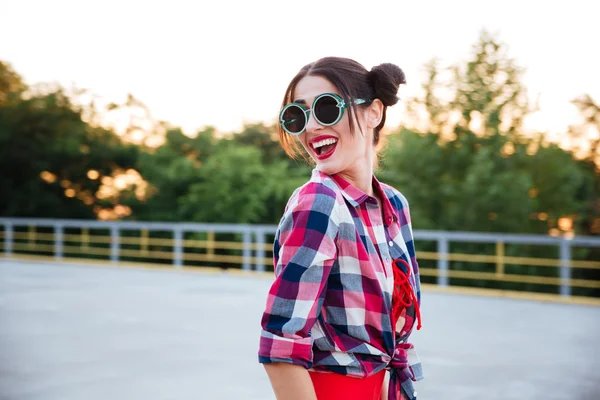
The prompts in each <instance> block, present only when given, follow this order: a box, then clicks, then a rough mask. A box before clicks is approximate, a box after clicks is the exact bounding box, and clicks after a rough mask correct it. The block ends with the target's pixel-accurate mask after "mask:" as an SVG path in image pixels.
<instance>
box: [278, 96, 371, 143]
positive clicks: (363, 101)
mask: <svg viewBox="0 0 600 400" xmlns="http://www.w3.org/2000/svg"><path fill="white" fill-rule="evenodd" d="M323 97H333V98H334V99H335V100H336V101H337V104H336V106H337V107H338V109H339V110H340V111H339V113H338V117H337V118H336V119H335V121H333V122H332V123H329V124H327V123H324V122H322V121H321V120H319V117H317V115H316V114H315V113H311V111H312V110H313V109H314V108H315V105H316V104H317V101H319V100H320V99H322V98H323ZM369 101H370V100H366V99H354V100H352V104H351V105H360V104H366V103H368V102H369ZM291 107H298V108H300V109H301V110H302V112H303V113H304V127H303V128H302V130H301V131H300V132H291V131H290V130H288V129H287V128H286V126H285V121H284V119H283V114H284V113H285V112H286V111H287V110H288V109H289V108H291ZM347 107H348V105H347V104H346V101H345V100H344V99H342V97H341V96H340V95H338V94H335V93H322V94H320V95H318V96H317V97H315V99H314V100H313V103H312V106H311V108H306V107H305V106H304V105H303V104H300V103H294V102H292V103H288V104H286V105H285V106H284V107H283V108H282V109H281V111H280V112H279V124H280V125H281V127H282V128H283V130H284V131H286V132H287V133H289V134H290V135H292V136H299V135H301V134H303V133H304V132H305V131H306V125H308V121H309V118H310V115H309V113H311V114H312V115H313V118H314V119H315V121H317V122H318V123H319V125H321V126H333V125H335V124H337V123H338V122H340V120H341V119H342V117H343V116H344V111H345V110H346V108H347ZM292 122H293V121H292Z"/></svg>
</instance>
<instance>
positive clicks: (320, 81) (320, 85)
mask: <svg viewBox="0 0 600 400" xmlns="http://www.w3.org/2000/svg"><path fill="white" fill-rule="evenodd" d="M323 93H335V94H340V92H339V91H338V88H337V87H335V85H334V84H333V83H331V82H330V81H329V80H328V79H326V78H324V77H322V76H310V75H308V76H305V77H304V78H302V79H300V81H298V84H297V85H296V88H295V89H294V93H293V97H292V101H293V102H296V103H305V104H311V103H312V102H313V100H314V99H315V97H317V96H318V95H320V94H323Z"/></svg>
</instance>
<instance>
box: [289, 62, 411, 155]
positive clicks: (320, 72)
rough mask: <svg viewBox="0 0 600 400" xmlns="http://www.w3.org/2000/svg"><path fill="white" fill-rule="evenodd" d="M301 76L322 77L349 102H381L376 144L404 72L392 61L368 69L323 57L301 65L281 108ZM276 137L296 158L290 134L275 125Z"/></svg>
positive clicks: (349, 110) (350, 116) (357, 64)
mask: <svg viewBox="0 0 600 400" xmlns="http://www.w3.org/2000/svg"><path fill="white" fill-rule="evenodd" d="M305 76H322V77H323V78H325V79H327V80H328V81H330V82H331V83H332V84H333V85H335V86H336V87H337V89H338V90H339V92H340V95H341V96H342V98H343V99H344V100H345V101H346V103H348V104H350V102H351V100H352V99H356V98H361V99H369V100H374V99H379V100H381V102H382V103H383V116H382V118H381V123H380V124H379V125H378V126H377V127H376V128H375V130H374V132H373V145H375V146H376V145H377V144H379V136H380V135H379V133H380V131H381V129H382V128H383V126H384V125H385V115H386V110H387V108H388V107H390V106H393V105H394V104H396V103H397V102H398V97H397V93H398V88H399V87H400V85H401V84H404V83H406V79H405V76H404V72H403V71H402V69H400V67H398V66H397V65H394V64H390V63H385V64H381V65H378V66H376V67H373V68H372V69H371V71H368V70H367V69H366V68H365V67H364V66H363V65H361V64H360V63H358V62H356V61H354V60H351V59H349V58H341V57H325V58H321V59H320V60H317V61H315V62H312V63H310V64H307V65H305V66H304V67H302V69H300V71H299V72H298V73H297V74H296V76H295V77H294V79H292V80H291V82H290V83H289V85H288V87H287V89H286V91H285V96H284V97H283V102H282V105H281V106H282V107H283V106H285V105H286V104H288V103H290V102H291V101H292V99H293V96H294V90H295V89H296V85H297V84H298V82H300V80H301V79H302V78H304V77H305ZM347 110H348V113H349V122H350V132H352V133H354V122H353V121H354V118H353V115H354V111H353V107H348V109H347ZM278 132H279V140H280V142H281V145H282V147H283V149H284V150H285V152H286V153H287V154H288V156H290V157H292V158H296V157H297V156H298V154H300V153H301V147H300V146H299V145H298V142H297V141H296V140H294V137H293V136H291V135H290V134H288V133H287V132H285V131H284V130H283V129H282V128H281V125H278Z"/></svg>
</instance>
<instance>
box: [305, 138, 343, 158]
mask: <svg viewBox="0 0 600 400" xmlns="http://www.w3.org/2000/svg"><path fill="white" fill-rule="evenodd" d="M311 146H312V148H313V149H314V151H315V153H316V154H317V157H319V158H325V157H328V156H330V155H331V154H333V151H334V150H335V147H336V146H337V139H336V138H326V139H323V140H319V141H318V142H317V141H315V142H313V143H312V144H311Z"/></svg>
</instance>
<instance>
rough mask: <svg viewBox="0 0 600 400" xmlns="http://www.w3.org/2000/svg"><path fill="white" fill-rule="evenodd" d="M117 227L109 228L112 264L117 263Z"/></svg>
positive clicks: (114, 225)
mask: <svg viewBox="0 0 600 400" xmlns="http://www.w3.org/2000/svg"><path fill="white" fill-rule="evenodd" d="M119 241H120V240H119V225H117V224H112V225H111V227H110V261H111V262H112V263H114V264H117V263H118V262H119V247H120V246H119Z"/></svg>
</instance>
